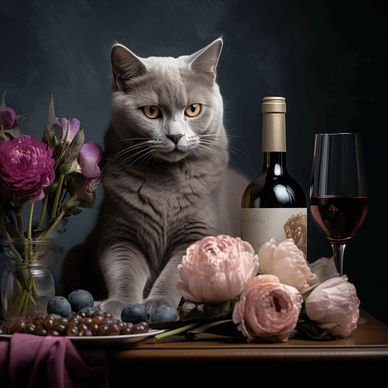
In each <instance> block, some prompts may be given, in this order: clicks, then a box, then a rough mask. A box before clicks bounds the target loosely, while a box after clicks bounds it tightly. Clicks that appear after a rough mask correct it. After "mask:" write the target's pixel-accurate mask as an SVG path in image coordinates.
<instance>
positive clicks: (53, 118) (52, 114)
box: [46, 94, 57, 131]
mask: <svg viewBox="0 0 388 388" xmlns="http://www.w3.org/2000/svg"><path fill="white" fill-rule="evenodd" d="M56 121H57V120H56V116H55V108H54V97H53V95H52V94H51V98H50V103H49V109H48V115H47V123H46V131H50V130H51V129H52V127H53V125H54V124H55V123H56Z"/></svg>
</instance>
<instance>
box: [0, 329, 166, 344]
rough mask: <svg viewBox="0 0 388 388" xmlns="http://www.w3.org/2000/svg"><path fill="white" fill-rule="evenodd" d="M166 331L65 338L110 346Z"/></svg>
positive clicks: (79, 342) (7, 336) (0, 336)
mask: <svg viewBox="0 0 388 388" xmlns="http://www.w3.org/2000/svg"><path fill="white" fill-rule="evenodd" d="M164 331H166V330H149V331H148V332H147V333H139V334H128V335H101V336H90V337H72V336H66V337H67V338H69V339H70V340H71V341H72V342H74V343H77V344H85V345H86V344H87V345H110V344H127V343H131V342H138V341H142V340H143V339H146V338H148V337H153V336H154V335H157V334H160V333H163V332H164ZM11 337H12V334H0V338H11Z"/></svg>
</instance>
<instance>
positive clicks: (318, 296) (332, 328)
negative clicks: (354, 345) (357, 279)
mask: <svg viewBox="0 0 388 388" xmlns="http://www.w3.org/2000/svg"><path fill="white" fill-rule="evenodd" d="M359 306H360V301H359V299H358V297H357V293H356V288H355V287H354V285H353V284H352V283H349V282H348V278H347V277H346V276H340V277H335V278H331V279H329V280H326V281H325V282H323V283H321V284H320V285H319V286H317V287H316V288H315V289H314V290H313V291H312V292H311V294H310V295H309V297H308V298H307V300H306V313H307V315H308V317H309V318H310V319H311V320H313V321H316V322H318V323H319V326H321V327H322V328H323V329H327V330H328V331H329V332H330V333H331V334H332V335H335V336H338V337H349V336H350V335H351V334H352V332H353V331H354V330H355V329H356V328H357V323H358V318H359V316H360V311H359Z"/></svg>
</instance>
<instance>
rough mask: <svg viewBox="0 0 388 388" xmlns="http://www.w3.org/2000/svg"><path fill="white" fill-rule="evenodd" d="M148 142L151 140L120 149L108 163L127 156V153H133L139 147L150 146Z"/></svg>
mask: <svg viewBox="0 0 388 388" xmlns="http://www.w3.org/2000/svg"><path fill="white" fill-rule="evenodd" d="M148 144H149V142H143V143H139V144H134V145H133V146H130V147H127V148H125V149H123V150H121V151H119V152H118V153H117V154H116V155H115V156H114V157H113V158H112V159H111V160H109V161H108V164H110V163H113V162H115V161H117V160H118V159H120V158H121V157H124V156H126V155H127V154H129V153H131V152H132V151H137V150H139V149H145V148H148V147H147V145H148Z"/></svg>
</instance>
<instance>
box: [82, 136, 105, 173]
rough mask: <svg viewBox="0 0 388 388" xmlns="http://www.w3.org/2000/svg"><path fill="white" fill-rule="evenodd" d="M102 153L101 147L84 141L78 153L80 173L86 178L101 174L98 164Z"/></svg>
mask: <svg viewBox="0 0 388 388" xmlns="http://www.w3.org/2000/svg"><path fill="white" fill-rule="evenodd" d="M101 155H102V150H101V147H100V146H99V145H98V144H96V143H93V142H88V143H85V144H84V145H83V146H82V148H81V151H80V152H79V154H78V163H79V166H80V169H81V173H82V174H83V175H84V176H85V177H86V178H91V179H95V178H99V177H100V175H101V171H100V168H99V166H98V164H99V163H100V160H101Z"/></svg>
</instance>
